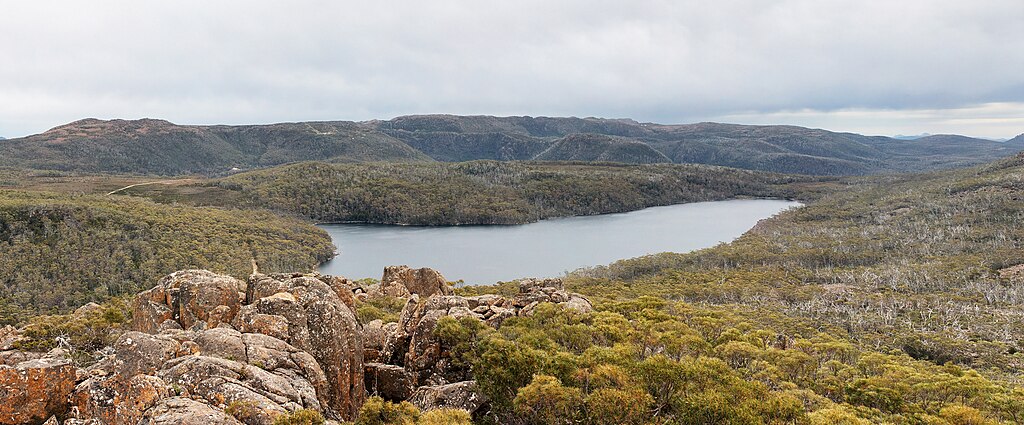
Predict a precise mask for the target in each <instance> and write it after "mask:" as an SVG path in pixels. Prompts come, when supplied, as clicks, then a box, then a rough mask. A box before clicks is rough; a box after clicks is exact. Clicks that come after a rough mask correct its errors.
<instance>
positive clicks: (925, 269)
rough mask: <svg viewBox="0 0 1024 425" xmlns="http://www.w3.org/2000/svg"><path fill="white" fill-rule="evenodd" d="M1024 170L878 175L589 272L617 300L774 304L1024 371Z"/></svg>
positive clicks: (861, 339)
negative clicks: (746, 228) (732, 235)
mask: <svg viewBox="0 0 1024 425" xmlns="http://www.w3.org/2000/svg"><path fill="white" fill-rule="evenodd" d="M1022 177H1024V155H1020V156H1016V157H1014V158H1011V159H1007V160H1003V161H999V162H996V163H993V164H990V165H986V166H981V167H976V168H970V169H965V170H956V171H947V172H942V173H935V174H924V175H915V176H907V177H899V178H896V177H892V178H884V179H879V180H878V181H875V182H872V183H870V184H867V183H866V184H864V185H862V186H860V187H851V188H850V189H848V190H844V191H839V192H835V193H833V194H831V195H827V196H825V197H823V198H822V199H819V200H818V201H815V202H813V203H810V204H808V205H807V206H805V207H803V208H800V209H797V210H794V211H788V212H785V213H783V214H781V215H780V216H779V217H777V218H774V219H771V220H768V221H766V222H763V223H762V224H759V225H758V226H757V227H755V228H754V229H753V230H752V231H750V232H749V233H747V234H746V235H744V236H743V237H742V238H740V239H739V240H737V241H735V242H733V243H731V244H728V245H724V246H720V247H717V248H712V249H708V250H704V251H700V252H696V253H692V254H683V255H680V254H663V255H658V256H651V257H644V258H637V259H631V260H624V261H621V262H618V263H616V264H613V265H610V266H608V267H604V268H598V269H594V270H589V271H586V272H581V273H580V276H587V277H590V278H593V279H584V278H581V280H580V285H581V286H582V287H584V288H589V289H587V290H588V291H591V292H592V293H601V294H605V295H607V296H613V297H614V298H623V299H628V298H631V297H636V296H641V295H653V296H658V297H664V298H666V299H670V300H675V299H678V300H689V301H693V302H700V303H709V304H714V305H741V306H744V307H745V308H754V309H770V310H772V311H776V312H778V313H780V314H783V315H785V316H788V317H798V318H804V319H808V320H811V321H813V322H816V323H822V324H827V325H828V326H830V327H831V329H834V330H835V331H836V332H841V333H842V334H845V335H848V336H849V337H850V338H851V339H852V340H854V341H856V342H857V343H859V344H862V345H864V346H870V347H880V348H884V349H893V350H899V351H901V352H904V353H906V354H908V355H910V356H912V357H915V358H918V359H926V360H931V361H934V362H936V363H939V364H942V363H946V362H952V363H955V364H961V365H970V366H973V367H975V368H979V369H981V370H991V371H993V373H995V374H997V375H1005V376H1015V377H1018V378H1019V376H1020V374H1021V373H1022V372H1024V353H1022V351H1024V345H1022V344H1024V340H1022V339H1021V338H1020V335H1024V314H1022V311H1024V308H1022V307H1024V272H1022V270H1024V267H1019V265H1021V264H1024V250H1022V247H1024V229H1022V228H1021V226H1020V225H1019V224H1020V223H1021V220H1022V219H1024V202H1022V201H1021V200H1022V199H1024V183H1022V182H1024V178H1022ZM772 326H783V324H782V323H773V324H772ZM1018 378H1013V379H1018Z"/></svg>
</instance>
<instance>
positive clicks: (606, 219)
mask: <svg viewBox="0 0 1024 425" xmlns="http://www.w3.org/2000/svg"><path fill="white" fill-rule="evenodd" d="M798 205H800V204H799V203H797V202H790V201H781V200H735V201H720V202H697V203H691V204H681V205H672V206H667V207H654V208H647V209H644V210H640V211H634V212H629V213H623V214H607V215H598V216H589V217H570V218H558V219H551V220H545V221H541V222H538V223H531V224H524V225H518V226H454V227H414V226H383V225H366V224H325V225H321V226H320V227H322V228H323V229H324V230H326V231H327V232H328V233H329V234H330V235H331V239H333V240H334V244H335V245H336V246H337V247H338V256H337V257H336V258H335V259H333V260H331V261H329V262H327V263H325V264H323V266H321V267H320V270H321V271H322V272H323V273H327V274H332V275H339V276H345V277H348V278H354V279H360V278H364V277H374V278H380V276H381V273H382V271H383V269H384V266H386V265H398V264H407V265H409V266H412V267H431V268H434V269H437V270H438V271H440V272H441V273H442V274H444V275H445V277H446V278H448V279H449V280H459V279H463V280H465V281H466V282H467V283H470V284H489V283H494V282H497V281H505V280H511V279H515V278H520V277H556V276H560V275H562V274H564V273H565V272H568V271H572V270H575V269H577V268H580V267H587V266H594V265H600V264H608V263H611V262H613V261H615V260H620V259H623V258H631V257H638V256H641V255H645V254H653V253H658V252H665V251H673V252H687V251H692V250H696V249H701V248H707V247H710V246H714V245H716V244H718V243H720V242H728V241H731V240H733V239H735V238H737V237H739V236H740V235H742V234H743V232H745V231H747V230H748V229H750V228H751V227H753V226H754V224H756V223H757V221H758V220H760V219H763V218H766V217H769V216H771V215H774V214H775V213H778V212H780V211H782V210H785V209H787V208H790V207H794V206H798Z"/></svg>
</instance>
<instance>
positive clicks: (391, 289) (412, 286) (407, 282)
mask: <svg viewBox="0 0 1024 425" xmlns="http://www.w3.org/2000/svg"><path fill="white" fill-rule="evenodd" d="M380 287H381V292H382V293H384V294H385V295H390V296H397V297H402V298H405V297H406V296H408V295H419V296H420V297H430V296H432V295H434V294H441V295H451V294H452V292H453V291H452V287H451V285H449V284H448V281H447V280H445V278H444V276H442V275H441V273H439V272H438V271H437V270H434V269H430V268H425V267H424V268H421V269H412V268H409V266H388V267H385V268H384V276H383V277H381V279H380ZM403 293H405V294H406V295H401V294H403Z"/></svg>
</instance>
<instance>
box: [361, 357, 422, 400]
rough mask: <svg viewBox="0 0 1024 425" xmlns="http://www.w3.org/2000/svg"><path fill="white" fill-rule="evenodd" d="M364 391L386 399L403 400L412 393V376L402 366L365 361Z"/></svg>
mask: <svg viewBox="0 0 1024 425" xmlns="http://www.w3.org/2000/svg"><path fill="white" fill-rule="evenodd" d="M365 370H366V372H365V376H366V391H367V392H368V393H369V394H370V395H375V396H380V397H381V398H383V399H385V400H388V401H403V400H405V399H407V398H409V396H411V395H412V390H413V385H412V376H410V375H409V372H406V370H405V368H404V367H401V366H396V365H389V364H382V363H367V364H366V368H365Z"/></svg>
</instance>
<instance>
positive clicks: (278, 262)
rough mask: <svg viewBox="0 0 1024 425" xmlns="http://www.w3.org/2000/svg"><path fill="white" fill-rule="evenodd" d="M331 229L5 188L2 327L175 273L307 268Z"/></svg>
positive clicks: (324, 253)
mask: <svg viewBox="0 0 1024 425" xmlns="http://www.w3.org/2000/svg"><path fill="white" fill-rule="evenodd" d="M333 251H334V247H333V245H332V244H331V241H330V238H329V237H328V236H327V234H326V233H324V232H323V231H321V230H320V229H317V228H316V227H315V226H312V225H310V224H309V223H306V222H304V221H300V220H297V219H289V218H283V217H280V216H277V215H275V214H271V213H267V212H259V211H243V210H229V209H221V208H196V207H187V206H170V205H162V204H157V203H154V202H152V201H148V200H144V199H137V198H132V197H117V198H111V197H105V196H95V195H68V194H55V193H47V192H28V191H12V190H0V323H16V322H18V321H21V320H23V319H25V318H27V317H29V316H31V315H34V314H38V313H43V312H60V311H66V310H68V309H71V308H74V307H77V306H80V305H83V304H85V303H88V302H90V301H102V300H105V299H107V298H109V297H112V296H117V295H121V294H131V293H135V292H137V291H139V290H141V289H145V287H148V286H149V285H152V283H153V282H155V281H156V279H158V278H159V277H161V276H163V275H165V274H167V273H169V272H172V271H175V270H179V269H188V268H205V269H209V270H215V271H217V272H220V273H227V274H231V275H234V276H241V277H244V276H248V274H249V273H251V271H252V266H251V260H252V259H256V260H257V261H259V262H260V265H261V267H263V268H264V269H266V270H311V269H312V268H314V267H315V266H316V265H317V264H319V263H320V262H323V261H326V260H327V259H329V258H330V257H331V256H332V255H333Z"/></svg>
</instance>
